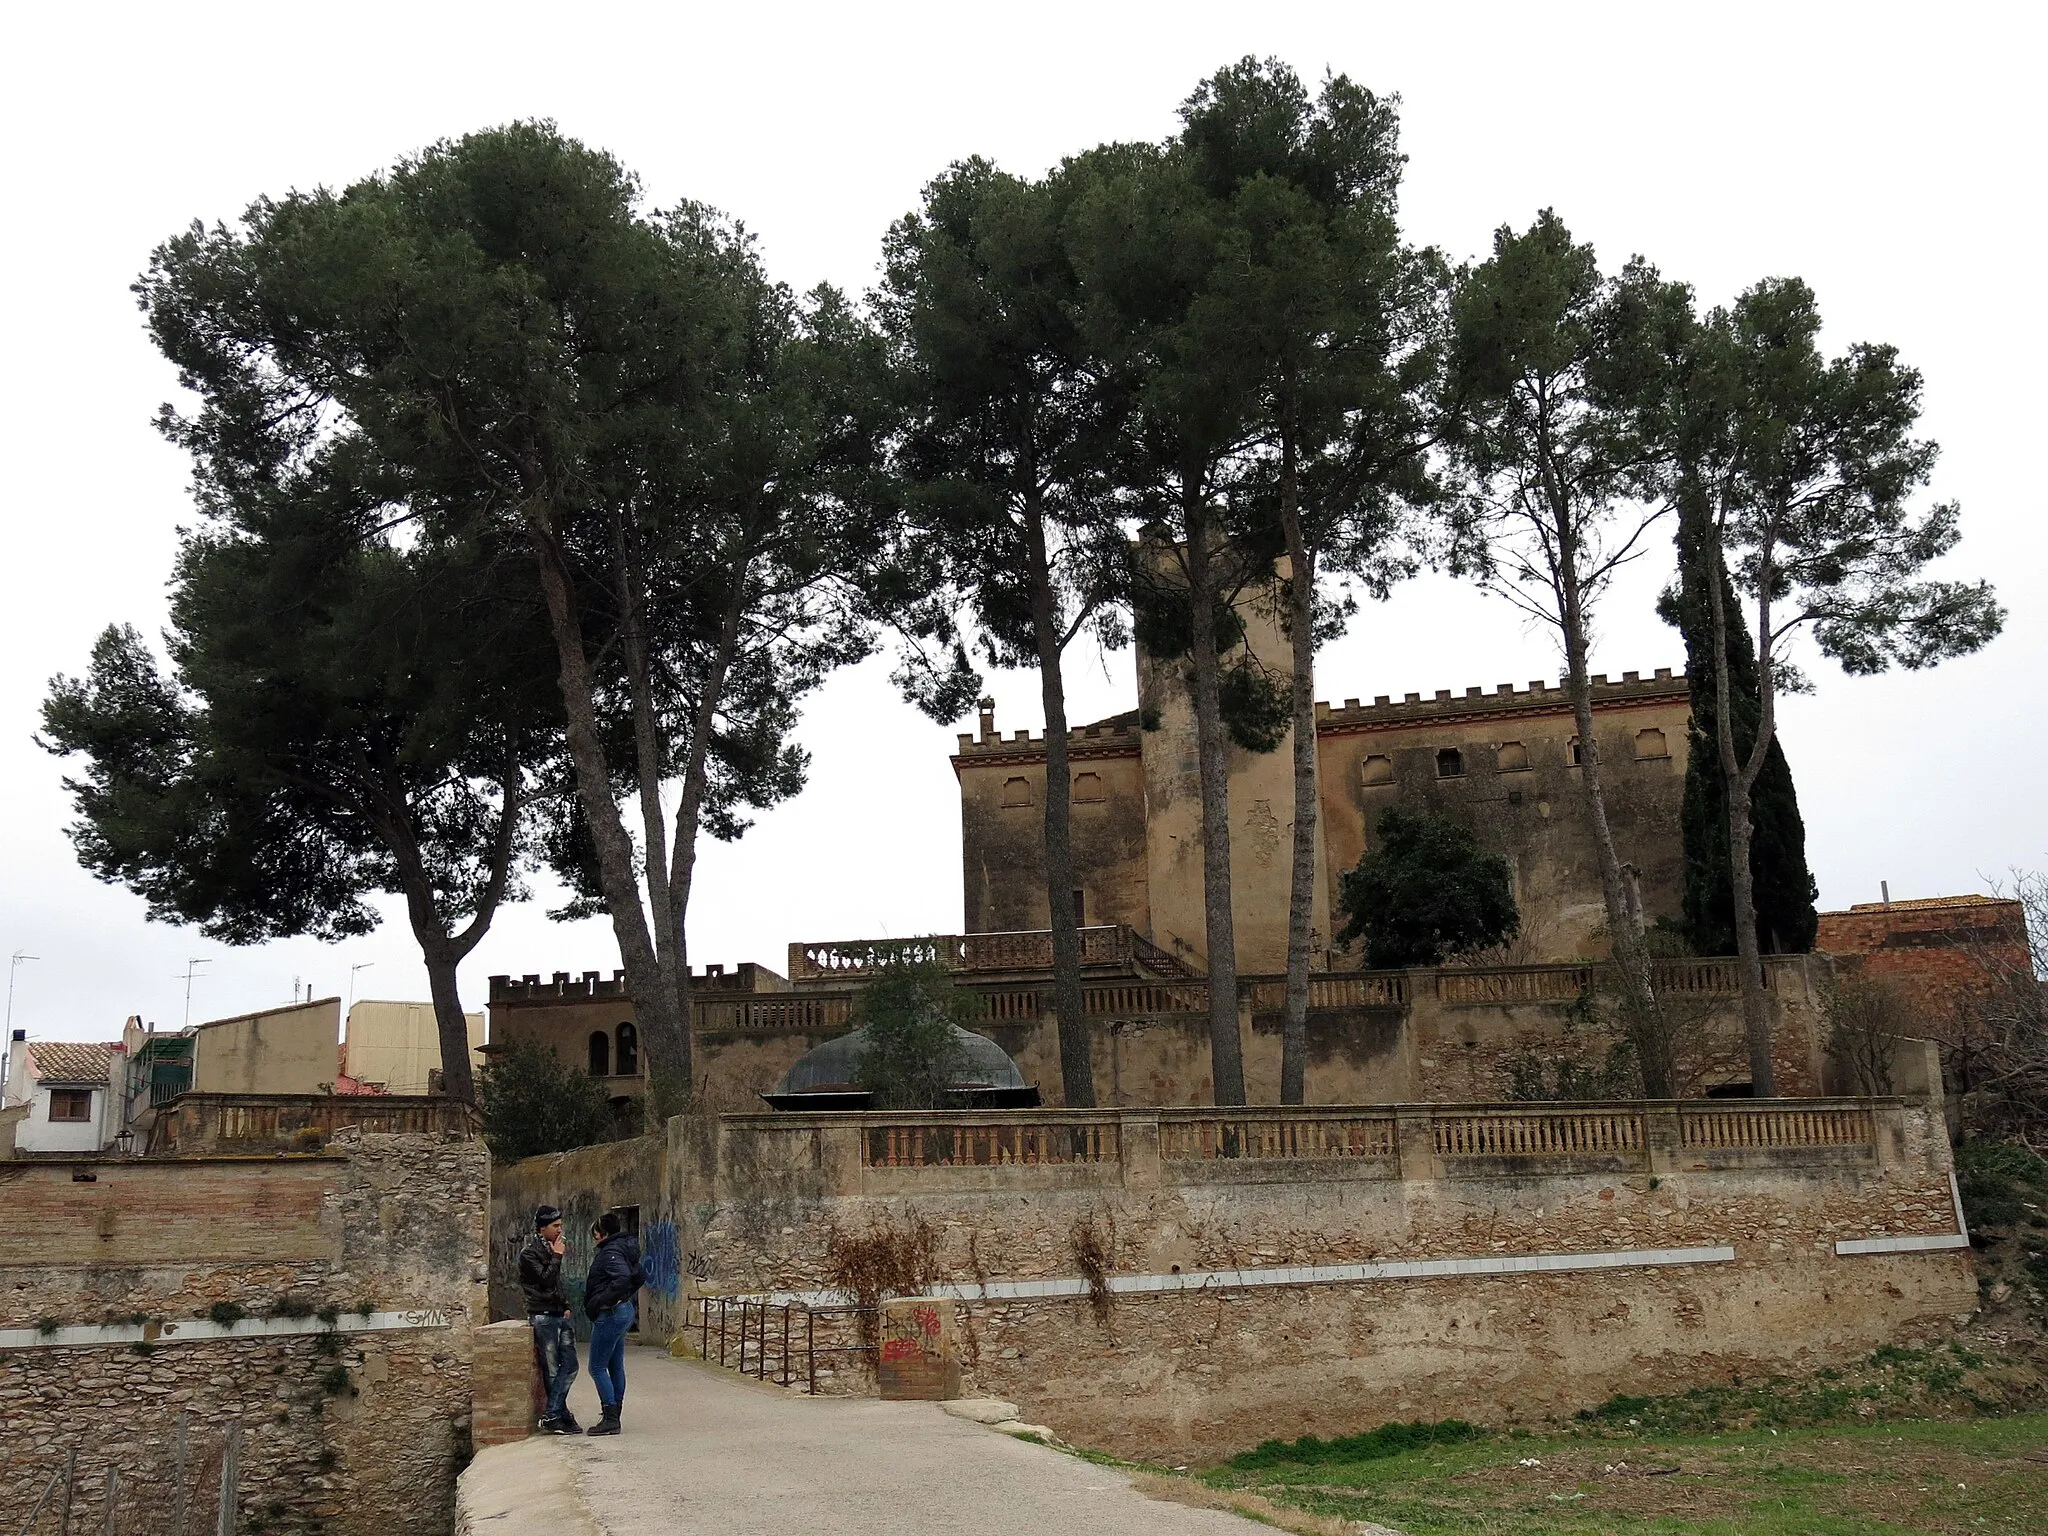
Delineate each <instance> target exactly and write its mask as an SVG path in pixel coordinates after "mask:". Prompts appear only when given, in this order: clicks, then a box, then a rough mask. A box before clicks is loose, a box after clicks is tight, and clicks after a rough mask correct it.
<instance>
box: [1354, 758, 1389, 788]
mask: <svg viewBox="0 0 2048 1536" xmlns="http://www.w3.org/2000/svg"><path fill="white" fill-rule="evenodd" d="M1359 777H1360V778H1362V779H1363V780H1364V781H1365V782H1366V783H1368V784H1391V783H1393V782H1394V760H1393V759H1392V758H1391V757H1381V756H1380V755H1379V754H1378V753H1374V754H1373V755H1372V756H1371V757H1368V758H1367V759H1366V760H1365V763H1364V766H1363V767H1362V768H1361V769H1360V770H1359Z"/></svg>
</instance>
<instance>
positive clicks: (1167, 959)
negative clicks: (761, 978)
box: [789, 923, 1196, 983]
mask: <svg viewBox="0 0 2048 1536" xmlns="http://www.w3.org/2000/svg"><path fill="white" fill-rule="evenodd" d="M906 962H919V963H923V964H927V965H936V966H939V967H940V968H942V969H944V970H948V971H956V972H962V973H965V974H968V975H973V974H976V973H981V974H996V973H1001V972H1005V971H1047V972H1049V971H1051V969H1052V931H1051V930H1050V929H1047V928H1036V929H1024V930H1020V931H1018V932H1014V933H944V934H932V935H928V936H926V937H923V938H912V939H850V940H842V941H837V942H832V943H821V944H792V945H790V946H789V979H790V980H791V981H793V982H805V983H808V982H818V981H866V980H868V979H869V978H870V977H872V976H873V975H874V974H875V973H876V972H877V971H878V970H880V969H881V968H882V967H884V966H887V965H900V964H904V963H906ZM1081 964H1082V965H1083V966H1087V967H1092V968H1095V969H1098V970H1100V969H1105V968H1111V967H1120V968H1123V969H1125V970H1137V969H1143V970H1150V971H1154V972H1157V973H1158V974H1160V975H1162V976H1168V977H1189V976H1193V975H1194V974H1196V973H1195V972H1194V971H1193V970H1192V969H1191V968H1190V967H1189V966H1188V965H1187V964H1186V963H1185V962H1183V961H1181V960H1179V959H1177V958H1176V957H1174V956H1173V955H1170V954H1168V953H1167V952H1166V951H1165V950H1163V949H1161V948H1160V947H1159V946H1158V945H1156V944H1154V943H1153V942H1152V941H1151V940H1149V939H1147V938H1145V937H1144V936H1143V935H1142V934H1139V933H1136V932H1133V931H1132V930H1131V929H1130V928H1129V927H1127V926H1125V925H1124V924H1122V923H1104V924H1099V925H1097V926H1095V927H1089V928H1083V929H1082V930H1081Z"/></svg>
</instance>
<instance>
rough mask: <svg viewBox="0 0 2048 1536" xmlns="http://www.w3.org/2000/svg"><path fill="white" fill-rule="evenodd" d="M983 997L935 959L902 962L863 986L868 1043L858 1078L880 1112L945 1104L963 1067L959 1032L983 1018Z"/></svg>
mask: <svg viewBox="0 0 2048 1536" xmlns="http://www.w3.org/2000/svg"><path fill="white" fill-rule="evenodd" d="M980 1001H981V1000H980V999H979V998H978V997H976V996H975V995H974V994H973V993H972V992H966V991H963V990H962V989H960V988H959V987H956V986H954V985H953V978H952V977H951V976H950V975H949V974H948V973H947V972H946V971H945V970H943V969H941V968H940V967H939V966H938V965H937V964H936V963H934V962H932V961H929V960H897V961H892V962H890V963H888V964H886V965H884V966H883V967H882V968H881V972H880V974H879V975H877V976H876V977H875V979H874V980H873V981H871V982H869V983H868V984H867V986H865V987H864V988H862V989H861V994H860V998H859V1000H858V1001H857V1002H856V1003H855V1004H854V1009H853V1023H854V1025H855V1027H856V1028H858V1029H859V1030H860V1031H861V1035H862V1040H863V1048H862V1050H861V1054H860V1061H859V1063H858V1064H857V1065H856V1066H855V1068H854V1081H855V1082H857V1083H859V1084H860V1086H861V1087H863V1088H865V1089H867V1090H868V1091H869V1092H870V1093H872V1094H873V1095H874V1107H875V1108H876V1109H945V1108H948V1107H949V1106H950V1105H951V1104H952V1102H953V1095H952V1085H953V1082H954V1080H955V1079H956V1078H957V1077H958V1076H959V1071H960V1044H959V1040H958V1038H957V1037H956V1036H955V1035H954V1033H953V1029H954V1026H955V1025H956V1024H957V1025H958V1026H959V1027H961V1028H962V1029H965V1028H966V1027H967V1026H968V1024H969V1023H970V1022H971V1021H973V1020H974V1019H976V1018H978V1017H979V1016H980Z"/></svg>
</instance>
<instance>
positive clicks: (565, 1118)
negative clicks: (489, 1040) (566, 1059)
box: [476, 1040, 616, 1162]
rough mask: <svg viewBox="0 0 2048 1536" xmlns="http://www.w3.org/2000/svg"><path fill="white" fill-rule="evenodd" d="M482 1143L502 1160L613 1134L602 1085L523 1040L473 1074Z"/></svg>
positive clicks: (565, 1148) (567, 1148) (557, 1149)
mask: <svg viewBox="0 0 2048 1536" xmlns="http://www.w3.org/2000/svg"><path fill="white" fill-rule="evenodd" d="M476 1091H477V1104H478V1107H479V1108H480V1109H481V1110H482V1112H483V1118H484V1143H485V1145H487V1146H488V1147H489V1148H490V1149H491V1155H492V1156H493V1157H496V1158H499V1159H501V1160H503V1161H507V1162H510V1161H513V1160H516V1159H518V1158H522V1157H538V1156H540V1155H541V1154H542V1153H545V1152H571V1151H574V1150H575V1149H576V1148H577V1147H588V1146H593V1145H595V1144H596V1143H598V1142H601V1141H611V1140H612V1139H613V1138H614V1136H615V1134H616V1122H615V1121H614V1119H613V1116H612V1106H611V1101H610V1100H609V1099H607V1098H606V1097H605V1091H604V1085H603V1084H602V1083H600V1082H599V1081H598V1080H597V1079H596V1078H594V1077H592V1076H591V1075H590V1074H589V1073H588V1072H585V1071H584V1070H583V1069H582V1068H581V1067H574V1066H567V1065H565V1064H564V1063H563V1062H562V1060H561V1059H560V1058H559V1057H558V1056H556V1055H555V1053H554V1052H553V1051H551V1050H549V1049H548V1048H547V1047H546V1046H544V1045H542V1044H540V1043H539V1042H538V1041H532V1040H527V1041H522V1042H520V1043H519V1044H517V1045H515V1046H512V1047H511V1048H510V1049H509V1050H507V1051H505V1052H503V1053H502V1054H500V1055H498V1056H495V1057H493V1058H492V1059H491V1060H490V1061H489V1062H487V1063H485V1065H484V1067H483V1069H482V1070H481V1071H479V1072H478V1073H477V1075H476Z"/></svg>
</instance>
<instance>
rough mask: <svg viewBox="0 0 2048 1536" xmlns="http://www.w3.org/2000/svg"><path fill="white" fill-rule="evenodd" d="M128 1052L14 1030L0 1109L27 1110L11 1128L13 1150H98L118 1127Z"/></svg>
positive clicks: (116, 1048) (102, 1147) (8, 1052)
mask: <svg viewBox="0 0 2048 1536" xmlns="http://www.w3.org/2000/svg"><path fill="white" fill-rule="evenodd" d="M126 1063H127V1051H126V1049H125V1048H124V1047H122V1046H119V1045H94V1044H91V1043H89V1042H86V1041H82V1040H30V1039H29V1038H28V1031H27V1030H25V1029H17V1030H16V1031H15V1032H14V1038H13V1039H12V1040H10V1041H8V1042H7V1087H6V1093H5V1098H4V1107H6V1108H13V1107H15V1106H17V1105H19V1106H22V1107H23V1108H24V1109H25V1110H26V1113H25V1114H24V1115H23V1116H22V1117H21V1119H20V1120H19V1122H17V1124H16V1125H15V1127H14V1150H15V1151H16V1152H17V1153H31V1152H98V1151H101V1150H103V1149H104V1148H105V1147H107V1146H108V1145H109V1144H110V1143H111V1142H112V1141H113V1139H114V1137H115V1136H116V1135H117V1134H119V1132H120V1130H121V1114H122V1107H123V1106H122V1094H121V1093H120V1092H119V1085H120V1083H121V1074H122V1069H123V1068H124V1067H125V1065H126Z"/></svg>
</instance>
